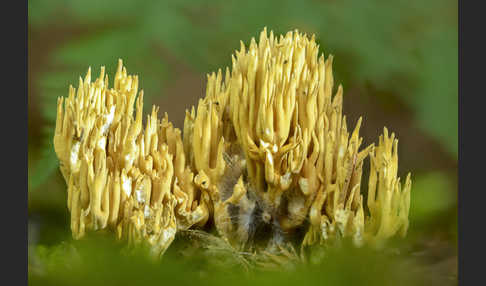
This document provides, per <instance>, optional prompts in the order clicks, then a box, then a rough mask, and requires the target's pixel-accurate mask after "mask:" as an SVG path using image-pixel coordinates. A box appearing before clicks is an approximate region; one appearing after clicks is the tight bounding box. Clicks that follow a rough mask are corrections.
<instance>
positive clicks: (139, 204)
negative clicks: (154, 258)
mask: <svg viewBox="0 0 486 286" xmlns="http://www.w3.org/2000/svg"><path fill="white" fill-rule="evenodd" d="M138 93H139V92H138V77H137V76H130V75H127V72H126V69H125V68H124V67H123V64H122V61H121V60H120V61H119V64H118V69H117V72H116V75H115V82H114V88H109V87H108V76H105V74H104V68H102V69H101V74H100V76H99V77H98V78H97V79H96V80H95V81H94V82H91V70H88V73H87V75H86V77H85V78H84V80H83V79H81V78H80V81H79V88H78V89H77V90H76V89H74V88H73V87H70V90H69V97H67V98H66V99H65V100H64V99H63V98H60V99H59V100H58V115H57V121H56V132H55V136H54V148H55V151H56V154H57V156H58V158H59V160H60V165H61V171H62V174H63V176H64V178H65V179H66V182H67V183H68V208H69V210H70V212H71V230H72V232H73V237H74V238H81V237H83V236H84V235H85V232H86V231H88V230H98V229H104V228H111V229H113V230H114V231H116V232H117V234H118V237H119V238H122V237H125V238H128V240H129V241H133V242H142V241H143V242H148V243H149V244H150V245H151V246H152V247H153V248H152V249H153V250H154V252H155V253H156V254H161V253H163V251H164V250H165V249H166V248H167V247H168V246H169V245H170V243H171V242H172V240H173V239H174V237H175V234H176V231H177V229H187V228H189V227H191V226H192V225H193V224H196V223H199V222H202V221H203V222H204V221H205V220H207V217H208V210H207V207H206V205H205V203H204V202H202V201H200V194H199V193H198V190H197V189H195V186H194V183H193V173H192V172H191V170H190V168H189V167H188V166H186V163H185V161H186V160H185V155H184V151H183V143H182V138H181V131H180V130H178V129H176V128H174V127H173V126H172V124H171V123H170V122H168V119H167V115H166V116H165V117H164V118H163V119H162V120H160V119H159V118H158V115H157V112H158V108H156V107H153V109H152V113H151V114H150V115H149V116H148V117H147V124H146V126H145V129H144V128H143V126H142V109H143V92H140V93H139V94H140V95H139V96H138V99H136V97H137V94H138ZM135 103H136V116H135V118H134V117H133V111H134V110H133V107H134V104H135Z"/></svg>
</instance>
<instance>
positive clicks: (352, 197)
mask: <svg viewBox="0 0 486 286" xmlns="http://www.w3.org/2000/svg"><path fill="white" fill-rule="evenodd" d="M318 51H319V46H318V45H317V44H316V42H315V39H314V36H312V37H311V38H309V37H308V36H307V35H305V34H301V33H299V32H298V31H294V32H288V33H287V34H286V35H285V36H280V37H276V36H274V35H273V32H270V34H269V35H268V34H267V31H266V29H264V30H263V31H262V32H261V34H260V38H259V41H258V43H257V42H256V41H255V39H252V40H251V43H250V45H249V47H246V46H245V45H244V44H243V43H241V48H240V50H239V51H237V52H236V53H235V55H234V56H233V57H232V68H231V70H230V69H228V68H226V71H225V75H224V78H223V73H222V71H221V70H219V71H218V73H213V74H210V75H209V76H208V83H207V87H206V96H205V97H204V98H201V99H200V100H199V103H198V105H197V106H196V107H192V109H191V110H190V111H189V110H188V111H186V118H185V121H184V130H183V136H181V131H180V130H179V129H177V128H174V127H173V126H172V124H171V123H170V122H169V121H168V118H167V115H165V117H164V118H162V120H160V119H159V118H158V115H157V113H158V108H156V107H153V109H152V113H151V114H150V115H149V116H148V117H147V121H146V122H147V123H146V126H145V128H144V127H143V126H142V106H143V93H142V92H140V95H139V97H138V99H136V96H137V93H138V78H137V77H136V76H128V75H127V73H126V70H125V68H123V67H122V63H121V61H120V63H119V66H118V70H117V73H116V76H115V83H114V88H108V77H107V76H105V75H104V69H103V68H102V71H101V74H100V76H99V78H97V79H96V81H95V82H93V83H91V79H90V71H88V74H87V75H86V77H85V79H84V80H83V79H80V83H79V88H78V89H77V90H75V89H74V88H72V87H70V91H69V97H67V98H66V99H65V100H63V99H62V98H60V99H59V101H58V116H57V123H56V135H55V138H54V145H55V150H56V154H57V155H58V157H59V160H60V165H61V166H60V168H61V172H62V174H63V176H64V178H65V180H66V182H67V184H68V208H69V210H70V212H71V229H72V232H73V236H74V237H75V238H80V237H82V236H83V235H84V234H85V232H86V231H87V230H97V229H103V228H110V229H112V230H114V231H116V233H117V234H118V237H119V238H124V237H125V238H128V240H129V241H133V242H144V243H145V242H147V243H149V244H150V245H151V246H152V247H153V249H154V252H155V253H157V254H161V253H163V252H164V250H165V249H166V248H167V247H168V246H169V245H170V243H171V242H172V240H173V239H174V236H175V233H176V232H177V230H181V229H189V228H191V227H195V226H199V227H203V226H205V225H207V222H208V221H209V220H211V221H212V222H214V225H215V227H216V229H217V231H218V234H219V235H220V236H221V237H222V238H223V239H224V240H226V241H227V242H229V243H230V244H231V245H232V246H233V247H235V248H238V249H245V248H249V249H261V248H263V249H265V251H272V250H275V249H281V246H282V245H283V244H284V243H288V242H289V241H290V242H292V243H294V244H295V243H297V245H302V246H305V245H313V244H322V243H326V242H327V241H331V240H335V239H338V238H339V237H349V238H352V239H353V241H354V242H355V243H356V244H357V245H361V244H363V243H371V244H375V243H377V242H381V241H384V240H385V239H387V238H389V237H391V236H393V235H395V234H397V233H399V234H400V235H402V236H403V235H405V234H406V231H407V228H408V212H409V207H410V188H411V180H410V174H409V175H408V176H407V179H406V182H405V186H404V187H403V189H402V187H401V184H400V178H398V177H397V169H398V153H397V142H398V140H397V139H395V135H394V134H393V133H392V134H391V136H389V135H388V130H387V129H386V128H385V130H384V134H383V135H382V136H380V139H379V143H378V145H377V146H374V145H373V144H372V145H370V146H367V147H363V148H362V147H361V146H362V143H363V139H362V138H361V137H360V136H359V129H360V126H361V124H362V119H361V118H360V119H359V120H358V122H357V123H356V126H355V127H354V128H353V129H352V131H351V130H350V131H348V126H347V121H346V116H344V115H343V110H342V109H343V107H342V106H343V105H342V103H343V88H342V86H341V85H339V86H338V87H337V90H336V91H335V93H334V79H333V73H332V62H333V57H332V56H329V57H328V58H327V59H325V58H324V55H320V56H319V55H318ZM134 104H135V106H136V116H135V118H134V117H133V111H134V110H133V107H134ZM367 157H369V158H370V166H371V171H370V178H369V182H368V185H369V191H368V197H367V205H366V206H365V205H363V204H364V202H363V194H362V190H361V186H362V184H363V183H362V180H361V178H362V168H363V163H364V161H365V159H366V158H367ZM302 229H304V232H305V236H304V237H303V239H301V240H300V241H297V242H296V241H295V240H292V239H293V238H292V235H293V233H296V232H297V231H298V230H302Z"/></svg>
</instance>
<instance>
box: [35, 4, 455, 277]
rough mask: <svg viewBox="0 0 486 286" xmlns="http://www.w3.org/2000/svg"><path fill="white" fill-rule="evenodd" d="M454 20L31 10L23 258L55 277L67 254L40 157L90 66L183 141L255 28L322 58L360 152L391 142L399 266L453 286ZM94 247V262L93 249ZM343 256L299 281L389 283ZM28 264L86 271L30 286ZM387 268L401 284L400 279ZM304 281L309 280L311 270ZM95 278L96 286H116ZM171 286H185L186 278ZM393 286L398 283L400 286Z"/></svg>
mask: <svg viewBox="0 0 486 286" xmlns="http://www.w3.org/2000/svg"><path fill="white" fill-rule="evenodd" d="M457 12H458V11H457V1H454V0H452V1H450V0H428V1H422V0H408V1H402V0H395V1H386V0H370V1H358V0H356V1H353V0H341V1H337V0H321V1H317V0H303V1H288V0H280V1H276V0H271V1H263V0H258V1H253V0H247V1H229V0H226V1H223V0H221V1H199V0H193V1H189V0H180V1H127V0H118V1H107V0H97V1H91V0H89V1H88V0H84V1H71V0H64V1H62V0H44V1H39V0H29V1H28V13H29V15H28V19H29V23H28V25H29V29H28V63H29V66H28V85H29V86H28V91H29V92H28V105H29V106H28V110H29V111H28V112H29V119H28V132H29V141H28V158H29V161H28V172H29V175H28V176H29V190H28V192H29V202H28V207H29V251H30V252H31V253H33V254H32V255H35V256H36V257H38V259H37V260H39V261H44V263H47V262H46V261H50V262H49V263H53V265H64V266H65V260H62V259H61V260H59V259H57V257H58V256H62V254H63V253H67V252H69V251H66V248H69V247H68V246H65V244H66V243H72V240H71V237H70V230H69V216H68V211H67V208H66V186H65V183H64V181H63V179H62V176H61V174H60V172H59V170H58V162H57V160H56V157H55V153H54V149H53V146H52V138H53V131H54V121H55V115H56V98H57V97H59V96H66V95H67V93H68V87H69V84H73V85H74V86H77V83H78V77H79V76H80V75H84V74H85V73H86V71H87V68H88V67H89V66H91V67H92V69H93V72H94V74H95V75H96V74H98V72H99V68H100V66H102V65H104V66H106V68H107V72H108V74H109V75H113V74H114V71H115V67H116V64H117V60H118V58H122V59H123V60H124V64H125V65H126V66H127V70H128V71H129V73H131V74H138V75H139V76H140V80H141V82H140V86H141V88H142V89H143V90H144V94H145V96H144V99H145V108H146V110H148V109H149V108H150V107H151V105H152V104H156V105H159V106H160V110H161V111H162V112H167V113H168V114H169V119H170V120H171V121H172V122H173V123H174V124H175V125H176V126H177V127H179V128H182V126H183V120H184V111H185V109H186V108H190V107H191V106H192V105H194V104H196V103H197V100H198V98H199V97H201V96H203V95H204V92H205V82H206V74H207V73H209V72H212V71H217V69H218V68H225V67H226V66H229V65H230V64H231V54H232V53H233V52H234V51H235V50H236V49H239V45H240V44H239V42H240V40H242V41H243V42H245V43H249V42H250V40H251V37H257V36H258V35H259V32H260V31H261V30H262V29H263V27H267V29H269V30H273V31H274V33H277V34H279V33H286V32H287V31H288V30H293V29H299V30H300V31H302V32H305V33H307V34H315V35H316V39H317V40H318V42H319V43H320V48H321V52H323V53H324V54H325V55H326V57H327V55H329V54H333V55H334V56H335V58H334V59H335V60H334V74H335V81H336V82H337V83H342V84H343V85H344V91H345V94H344V113H345V114H347V116H348V123H352V122H356V120H357V119H358V118H359V116H361V115H362V116H363V119H364V122H363V125H362V136H363V137H364V139H365V143H366V144H370V143H372V142H377V138H378V135H379V134H381V132H382V128H383V126H387V127H388V128H389V129H390V130H392V131H394V132H395V133H397V134H398V137H399V175H400V176H401V177H404V175H405V174H406V173H407V172H408V171H411V172H412V174H413V177H412V179H413V186H412V194H411V200H412V202H411V213H410V223H411V226H410V230H409V235H408V237H407V239H406V240H405V241H402V242H401V243H402V244H403V245H405V246H404V249H406V250H407V251H408V252H407V253H409V254H410V255H409V256H410V257H414V262H413V264H414V265H415V266H417V265H418V266H419V268H420V269H427V271H429V270H430V269H432V270H430V272H431V273H434V274H431V275H432V277H434V279H431V281H436V279H435V278H437V279H439V280H437V281H447V282H451V281H452V284H454V283H455V281H456V279H457V191H458V190H457V154H458V137H457V135H458V105H457V103H458V41H457V40H458V23H457V22H458V16H457ZM112 79H113V76H112V77H111V78H110V80H112ZM108 244H110V243H108ZM94 245H95V246H93V247H94V248H95V249H96V248H100V246H99V245H102V243H101V242H100V243H97V244H96V243H95V244H94ZM110 245H111V244H110ZM82 247H88V246H86V245H84V246H82ZM82 247H81V246H80V248H82ZM88 248H89V247H88ZM89 249H91V250H92V248H89ZM350 251H351V252H346V251H343V252H342V254H334V256H335V261H337V262H336V263H337V264H332V263H331V264H332V266H329V265H327V266H325V268H326V269H327V270H326V271H325V272H322V273H326V274H325V277H326V278H325V279H324V278H322V277H321V276H322V275H324V274H322V273H321V274H319V275H317V274H316V275H314V274H311V275H302V276H305V277H308V279H316V280H309V281H312V282H314V281H316V282H328V283H332V284H346V285H347V284H350V283H353V282H352V280H349V279H350V278H349V277H347V276H346V275H347V274H345V273H347V272H348V271H349V269H351V268H352V269H355V268H356V269H357V270H356V271H357V272H356V273H361V272H362V273H361V274H359V275H362V279H361V278H360V279H361V280H359V281H362V283H364V284H366V283H365V282H363V281H368V280H366V279H367V278H366V277H368V278H369V277H370V275H371V274H370V275H368V276H366V275H367V274H369V273H381V274H380V275H381V276H383V275H385V276H386V275H392V276H389V277H391V278H390V279H397V277H398V276H393V275H394V274H392V273H394V272H393V271H386V270H385V269H388V268H390V267H393V265H395V264H393V263H388V262H389V258H386V259H385V258H383V257H381V256H379V255H378V254H376V253H374V252H373V254H370V253H367V252H366V251H365V250H363V251H361V252H360V251H358V252H356V253H355V252H353V251H355V250H350ZM101 252H103V251H101ZM101 252H99V251H98V252H96V251H95V252H89V251H88V252H86V254H85V255H87V256H88V257H89V259H98V260H97V261H98V262H97V263H101V264H102V265H105V266H106V267H107V269H111V270H113V271H116V272H120V269H124V267H125V268H126V267H128V265H132V264H133V263H135V262H136V261H138V260H136V261H134V262H133V263H132V261H122V260H120V264H119V265H118V264H117V265H112V264H110V263H111V262H110V263H107V262H108V261H111V258H110V256H109V255H110V252H107V253H106V254H100V253H101ZM405 252H406V251H405ZM95 253H98V255H101V256H100V257H98V256H96V255H95ZM113 255H114V254H113ZM356 255H357V256H358V257H361V258H362V259H363V260H366V261H367V263H369V265H371V266H370V267H371V268H373V267H375V266H376V267H378V268H377V269H374V270H373V269H371V270H370V271H368V270H367V271H365V270H364V269H361V268H360V263H357V262H356V261H357V260H356V259H350V257H355V256H356ZM360 255H361V256H360ZM370 255H371V256H370ZM39 257H41V258H42V257H43V259H41V258H39ZM64 259H66V258H65V257H64ZM118 259H122V258H118ZM380 259H381V260H380ZM37 260H36V261H37ZM166 260H168V259H165V261H166ZM59 261H61V262H59ZM358 261H359V259H358ZM385 262H386V263H385ZM39 263H40V262H39ZM56 263H57V264H56ZM127 263H128V264H127ZM144 263H146V262H140V263H139V264H137V265H138V266H133V269H139V271H141V273H144V271H145V272H146V273H150V275H155V273H157V274H156V276H154V277H153V279H152V280H153V281H160V279H161V278H160V277H163V276H164V275H165V274H162V272H160V269H161V266H160V265H158V266H153V265H152V264H149V266H147V265H146V264H144ZM339 263H342V264H343V265H339ZM400 263H402V261H400ZM33 264H34V262H33V261H32V259H31V258H30V257H29V277H30V278H31V280H30V281H32V282H33V281H37V282H46V283H49V282H51V283H53V281H54V280H49V279H48V278H49V277H53V276H52V275H53V273H55V275H54V276H56V275H57V276H59V277H61V278H59V279H61V280H59V281H57V282H63V284H66V281H68V280H62V279H68V278H66V277H68V276H69V275H71V276H69V277H76V276H75V275H81V276H84V275H88V274H86V273H91V272H86V271H89V270H87V269H88V268H86V269H82V270H80V269H77V270H73V269H71V268H70V269H71V271H74V272H72V273H71V272H69V273H71V274H69V275H67V276H66V274H64V276H63V275H60V274H59V273H66V272H65V271H61V270H60V269H59V267H57V268H56V267H53V270H52V271H45V272H44V274H43V275H40V274H33V273H34V271H33V270H32V269H35V268H34V267H33V266H32V265H33ZM364 264H366V263H364ZM151 265H152V266H151ZM171 265H172V264H171ZM346 265H348V266H349V268H346V267H348V266H346ZM400 265H401V264H400ZM110 267H111V268H110ZM130 267H132V266H130ZM171 267H176V268H177V266H171ZM181 267H182V266H181ZM184 267H186V266H184ZM322 267H324V266H322ZM353 267H355V268H353ZM380 267H383V269H382V270H380V269H381V268H380ZM399 267H402V268H400V269H402V270H403V271H405V272H406V273H408V271H409V270H408V269H412V267H410V268H403V266H399ZM44 268H45V269H51V268H52V267H51V268H49V267H47V268H46V267H44ZM78 268H79V267H78ZM162 268H163V267H162ZM94 269H96V268H93V270H94ZM167 269H169V268H167ZM170 269H172V268H170ZM330 269H331V270H330ZM346 269H348V270H346ZM334 270H335V271H334ZM83 271H84V272H83ZM164 271H165V272H163V273H166V274H167V273H169V272H170V271H169V272H167V271H168V270H164ZM305 271H307V272H306V273H320V272H319V271H320V270H319V271H318V270H316V269H306V270H305ZM316 271H317V272H316ZM360 271H361V272H360ZM410 271H412V270H410ZM427 271H426V272H427ZM108 272H109V271H108ZM196 272H197V271H195V273H196ZM368 272H369V273H368ZM399 272H400V271H399ZM35 273H37V272H35ZM46 273H47V274H46ZM170 273H173V272H170ZM176 273H177V272H176ZM333 273H334V275H333ZM339 273H341V275H339ZM383 273H387V274H383ZM402 274H403V273H402ZM96 275H98V276H99V278H102V279H108V278H107V277H111V276H116V275H115V274H113V273H112V274H106V275H107V276H103V274H100V273H97V274H96ZM150 275H148V274H147V275H144V277H145V279H146V281H152V280H151V278H150V277H148V278H147V276H150ZM194 275H195V276H190V277H193V278H194V277H195V279H199V280H204V281H206V283H209V284H218V283H220V284H222V283H224V281H223V280H221V281H220V280H218V281H216V280H217V279H216V278H214V279H213V280H214V281H213V280H211V279H209V278H208V279H209V280H208V279H206V278H204V277H205V276H204V275H203V274H201V273H200V275H199V274H197V275H196V274H194ZM359 275H358V276H359ZM373 275H374V276H373ZM373 275H371V276H373V277H375V276H377V275H378V274H376V275H375V274H373ZM380 275H378V276H380ZM65 276H66V277H65ZM98 276H97V277H98ZM176 276H177V275H175V274H174V275H172V274H171V275H169V274H167V277H172V278H170V279H175V280H171V281H178V280H177V279H178V278H177V277H176ZM385 276H383V277H385ZM425 276H429V275H425ZM62 277H64V278H62ZM122 277H124V276H122ZM134 277H135V276H133V277H132V276H127V278H126V279H132V278H133V279H135V278H134ZM155 277H159V278H155ZM174 277H175V278H174ZM197 277H199V278H197ZM211 277H213V276H211ZM359 277H361V276H359ZM363 277H364V278H363ZM386 277H388V276H386ZM203 278H204V279H203ZM422 278H423V277H422ZM422 278H420V279H422ZM428 278H430V277H428ZM39 279H40V280H39ZM46 279H47V280H46ZM156 279H159V280H156ZM180 279H181V280H180V281H179V282H180V283H183V282H184V281H185V279H186V278H184V279H182V278H180ZM187 279H189V278H187ZM218 279H220V278H218ZM265 279H277V280H278V281H282V283H283V284H289V283H293V285H294V284H295V281H296V280H295V279H296V278H294V279H287V280H286V278H285V279H284V278H282V277H280V276H279V277H278V278H277V277H275V276H271V275H270V276H268V277H267V276H261V279H260V280H262V281H260V282H262V283H264V281H266V280H265ZM320 279H321V280H320ZM322 279H323V280H322ZM363 279H364V280H363ZM370 279H371V278H370ZM380 279H381V278H380ZM387 279H388V278H387ZM387 279H384V278H383V279H382V280H383V281H384V282H383V281H382V282H383V283H384V284H383V283H381V282H379V281H374V280H369V281H371V283H372V284H379V285H387V283H390V280H389V279H388V280H387ZM440 279H444V280H440ZM113 281H119V280H116V279H115V280H113ZM120 281H124V280H120ZM127 281H128V280H127ZM137 281H140V282H141V281H145V280H137ZM211 281H212V282H211ZM292 281H293V282H292ZM380 281H381V280H380ZM387 281H388V282H387ZM394 281H397V280H394ZM404 281H409V280H403V281H401V283H406V282H404ZM420 281H422V282H423V281H425V280H423V279H422V280H420ZM437 281H436V282H437ZM70 282H73V284H76V283H80V281H76V282H74V281H70ZM179 282H178V283H179ZM113 283H115V284H116V283H117V282H113ZM171 283H172V282H171ZM240 283H243V282H241V281H240ZM427 283H428V282H427ZM431 283H434V282H431ZM438 283H441V282H438ZM392 284H393V283H392ZM289 285H290V284H289ZM394 285H396V284H394ZM429 285H430V284H429ZM441 285H442V284H441Z"/></svg>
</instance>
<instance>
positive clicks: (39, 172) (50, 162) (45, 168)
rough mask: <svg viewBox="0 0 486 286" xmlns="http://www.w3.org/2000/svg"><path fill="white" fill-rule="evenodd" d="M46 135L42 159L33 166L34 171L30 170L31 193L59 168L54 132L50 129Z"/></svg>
mask: <svg viewBox="0 0 486 286" xmlns="http://www.w3.org/2000/svg"><path fill="white" fill-rule="evenodd" d="M45 133H46V136H45V140H44V141H45V142H44V144H43V147H42V148H41V155H40V159H39V161H37V162H36V163H35V165H34V166H32V170H30V169H29V181H28V184H29V193H30V192H31V191H32V190H35V189H37V188H38V187H39V186H40V185H41V184H42V183H44V182H45V181H46V180H47V179H48V178H49V176H50V175H51V174H52V172H54V171H55V170H56V169H57V167H58V161H57V156H56V153H55V152H54V144H53V141H52V139H53V138H54V137H53V135H54V130H51V128H50V129H49V130H48V131H45Z"/></svg>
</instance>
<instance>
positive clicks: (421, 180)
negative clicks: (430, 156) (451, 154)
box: [410, 172, 457, 227]
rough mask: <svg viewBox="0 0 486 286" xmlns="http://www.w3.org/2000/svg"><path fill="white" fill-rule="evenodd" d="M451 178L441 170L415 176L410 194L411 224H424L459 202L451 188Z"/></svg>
mask: <svg viewBox="0 0 486 286" xmlns="http://www.w3.org/2000/svg"><path fill="white" fill-rule="evenodd" d="M450 185H451V183H450V182H449V178H448V177H447V176H446V175H445V174H443V173H439V172H434V173H428V174H425V175H420V176H417V177H416V178H414V180H413V183H412V192H411V194H410V196H411V197H410V200H411V202H410V224H411V225H412V227H414V226H416V225H424V223H426V222H427V221H430V220H433V219H435V218H437V216H438V215H440V214H442V213H444V212H446V211H448V210H449V208H451V207H454V205H455V204H456V203H457V201H456V198H455V197H454V195H453V192H452V191H451V190H450Z"/></svg>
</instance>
